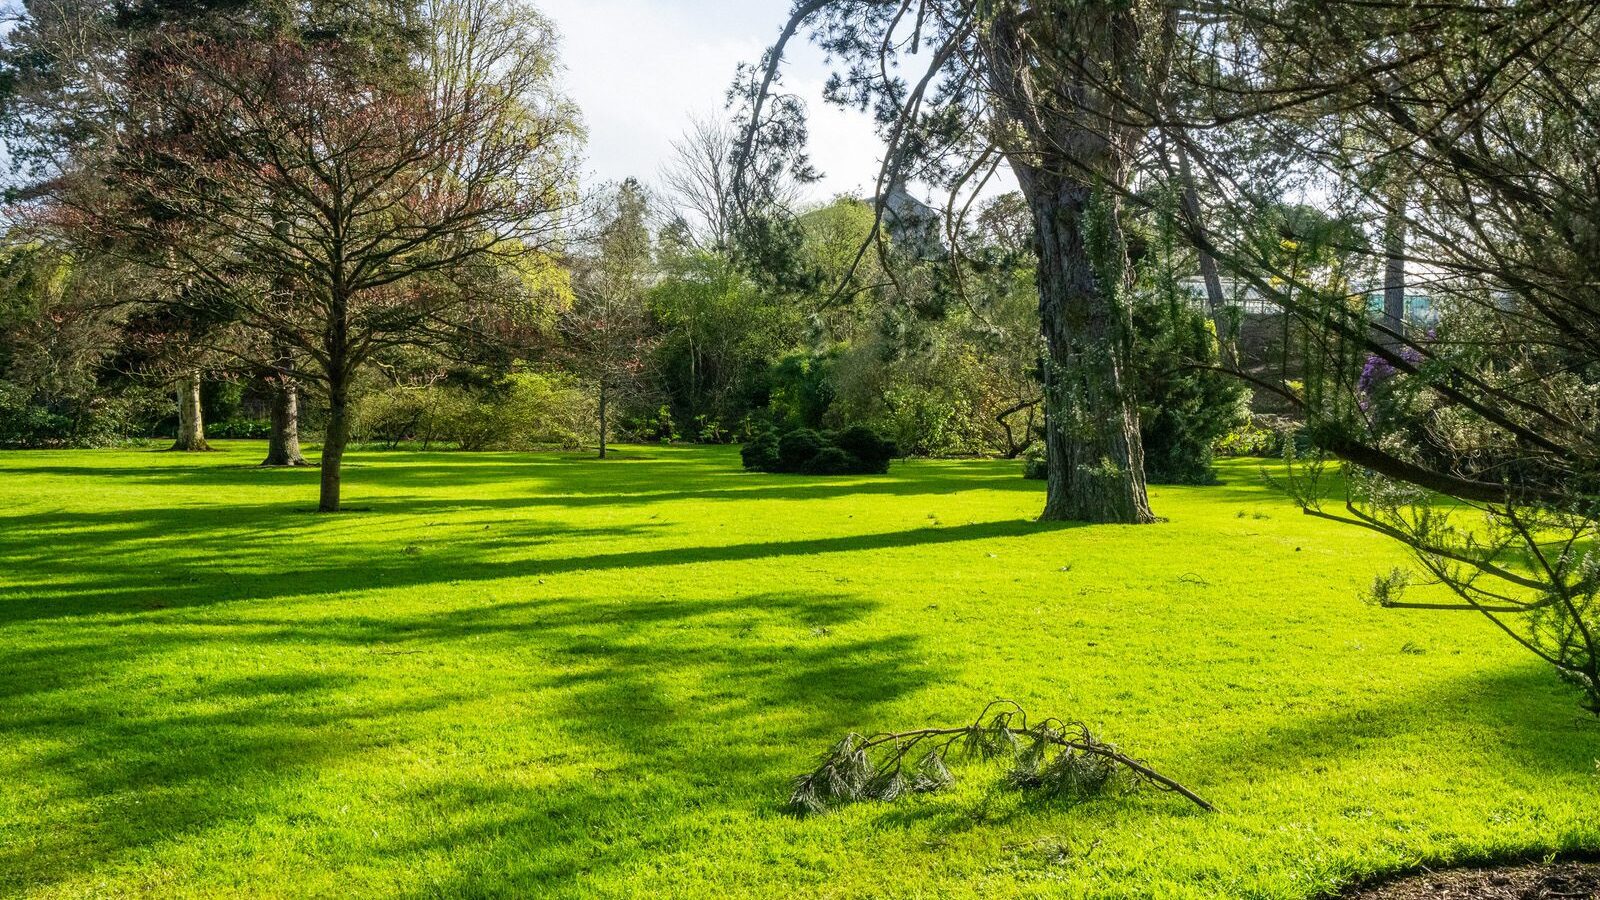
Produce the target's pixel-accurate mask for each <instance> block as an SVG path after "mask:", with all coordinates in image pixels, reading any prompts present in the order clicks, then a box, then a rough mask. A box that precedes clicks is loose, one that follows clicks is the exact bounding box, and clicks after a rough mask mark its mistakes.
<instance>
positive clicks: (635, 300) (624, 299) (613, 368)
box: [561, 178, 655, 459]
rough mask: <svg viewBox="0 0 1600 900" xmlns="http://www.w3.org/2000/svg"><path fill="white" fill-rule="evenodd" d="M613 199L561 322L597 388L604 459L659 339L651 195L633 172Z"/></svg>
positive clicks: (579, 265) (578, 270) (580, 369)
mask: <svg viewBox="0 0 1600 900" xmlns="http://www.w3.org/2000/svg"><path fill="white" fill-rule="evenodd" d="M606 202H607V205H608V207H609V208H608V209H607V211H605V212H602V213H601V214H599V216H598V218H599V219H600V221H601V228H600V232H599V234H598V235H597V236H596V238H595V240H594V241H593V247H592V249H591V252H590V253H589V254H588V255H586V256H581V257H579V258H577V259H575V260H574V269H575V272H574V279H573V305H572V309H571V310H570V311H569V312H568V313H567V315H566V316H565V317H564V320H563V322H562V324H561V333H562V337H563V339H564V341H565V345H566V350H567V356H568V360H569V362H570V365H571V367H572V368H573V369H574V370H576V371H577V373H578V374H579V375H580V376H581V377H583V378H584V379H585V380H586V381H588V382H589V383H590V384H591V385H592V386H593V388H594V391H595V399H596V401H597V409H598V412H599V423H598V425H599V435H600V458H601V459H605V458H606V452H607V445H608V442H609V439H610V432H611V421H612V415H613V413H614V411H615V409H616V408H617V406H618V404H619V402H626V401H629V400H633V399H636V398H637V397H638V396H639V395H640V392H641V390H642V389H643V387H644V386H645V384H646V375H647V369H648V367H649V362H650V359H649V357H650V351H651V349H652V348H653V347H654V345H655V334H654V330H653V328H652V322H651V316H650V312H649V309H648V308H647V307H646V305H645V292H646V291H647V290H648V289H649V287H650V284H651V281H652V279H653V277H654V255H653V249H652V242H651V237H650V229H649V224H648V223H649V200H648V197H647V196H646V194H645V191H644V188H643V187H641V186H640V184H639V183H638V182H637V181H635V180H633V179H631V178H630V179H628V180H626V181H624V182H623V183H622V184H621V185H619V186H617V188H616V190H615V191H613V192H611V193H610V196H609V197H608V198H607V201H606Z"/></svg>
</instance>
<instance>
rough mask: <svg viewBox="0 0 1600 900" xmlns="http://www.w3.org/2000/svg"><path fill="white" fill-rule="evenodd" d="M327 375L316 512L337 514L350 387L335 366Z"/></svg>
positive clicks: (346, 442) (348, 413) (348, 422)
mask: <svg viewBox="0 0 1600 900" xmlns="http://www.w3.org/2000/svg"><path fill="white" fill-rule="evenodd" d="M330 369H332V370H333V371H330V372H329V373H328V427H327V434H326V435H325V436H324V437H323V440H322V498H321V501H320V502H319V503H318V504H317V511H318V512H338V511H339V474H340V466H341V465H342V464H343V463H344V448H345V446H346V445H347V444H349V443H350V384H349V380H348V378H347V376H345V375H344V374H343V373H341V372H339V371H338V369H339V367H338V366H330Z"/></svg>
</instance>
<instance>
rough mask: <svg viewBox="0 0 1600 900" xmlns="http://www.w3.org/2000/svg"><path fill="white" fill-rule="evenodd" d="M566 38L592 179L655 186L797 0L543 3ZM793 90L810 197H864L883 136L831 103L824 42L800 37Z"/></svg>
mask: <svg viewBox="0 0 1600 900" xmlns="http://www.w3.org/2000/svg"><path fill="white" fill-rule="evenodd" d="M536 5H537V6H538V8H539V9H541V10H542V11H543V12H544V13H545V14H546V15H548V16H549V17H550V18H551V19H553V20H554V21H555V23H556V25H557V26H558V27H559V29H560V31H561V35H562V41H561V57H562V62H563V63H564V65H565V67H566V73H565V76H564V79H563V80H564V82H565V85H566V90H567V93H568V95H569V96H570V97H571V98H572V99H573V100H574V101H576V102H577V104H578V106H579V108H580V109H581V110H582V111H583V118H584V123H585V125H586V126H587V128H588V133H589V139H588V148H587V162H586V166H585V171H586V175H587V176H588V178H589V180H590V181H591V183H598V182H604V181H616V180H620V179H623V178H626V177H629V176H632V177H635V178H638V179H639V180H641V181H643V182H646V183H657V182H658V181H659V178H658V175H659V172H660V170H661V167H662V164H663V163H664V162H666V161H667V159H668V158H669V157H670V155H671V143H672V141H673V140H675V139H676V138H678V137H679V136H680V135H681V134H682V133H683V131H684V128H685V126H686V125H687V123H688V120H689V118H690V117H691V116H694V115H701V116H720V115H722V114H723V113H724V110H723V99H724V94H725V93H726V91H727V89H728V85H729V84H730V83H732V81H733V73H734V69H735V68H736V67H737V66H738V64H739V63H741V62H754V61H757V60H759V59H760V57H761V53H762V51H763V50H765V49H766V48H767V47H768V46H769V45H770V44H771V43H772V42H773V40H774V39H775V38H776V37H777V35H778V31H779V30H780V29H781V28H782V26H783V23H784V21H785V19H786V17H787V13H788V9H789V6H790V0H537V2H536ZM793 46H794V48H795V49H794V52H792V53H790V54H789V68H788V69H787V70H786V75H785V85H786V88H787V90H789V91H790V92H792V93H796V94H799V95H800V96H801V97H803V98H804V99H805V100H806V102H807V105H808V109H809V113H810V115H809V121H810V129H811V145H810V151H811V156H812V160H813V162H814V163H815V164H816V166H817V168H818V169H820V170H821V171H822V172H823V175H824V178H823V180H822V181H821V182H820V183H818V184H816V185H813V186H811V187H810V188H809V189H808V192H809V194H810V195H811V199H815V200H825V199H827V198H829V197H831V196H833V195H835V194H839V193H852V194H858V195H867V194H870V193H871V192H872V187H873V184H874V182H875V181H876V179H877V174H878V163H879V160H880V159H881V158H882V155H883V143H882V141H881V140H879V139H878V137H877V135H876V134H874V132H873V129H872V122H871V120H870V118H869V117H868V116H867V115H866V114H864V113H857V112H854V111H850V110H841V109H838V108H837V107H834V106H831V105H829V104H826V103H824V102H823V100H822V85H823V83H824V81H825V80H826V78H827V75H828V71H829V70H828V68H827V66H826V64H825V61H824V59H823V57H822V54H821V52H820V51H818V50H817V49H816V48H815V47H812V46H811V45H810V44H804V45H800V44H795V45H793Z"/></svg>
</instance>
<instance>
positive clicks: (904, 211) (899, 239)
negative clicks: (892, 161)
mask: <svg viewBox="0 0 1600 900" xmlns="http://www.w3.org/2000/svg"><path fill="white" fill-rule="evenodd" d="M883 225H884V230H885V231H887V232H888V234H889V241H890V242H891V243H892V244H893V245H894V246H896V247H898V248H900V249H901V250H903V251H905V252H906V253H908V254H909V255H911V256H912V257H914V258H916V259H923V260H934V259H944V258H945V257H946V256H947V255H948V254H947V252H946V250H945V246H944V239H943V237H942V236H941V235H940V231H941V228H940V221H939V213H938V211H937V210H935V209H934V208H933V207H931V206H929V205H928V204H926V203H923V202H922V201H921V200H918V199H917V198H916V197H913V196H912V195H911V192H910V191H908V190H906V186H905V182H903V181H896V182H895V183H894V184H892V185H890V187H889V190H888V192H887V193H885V194H884V195H883Z"/></svg>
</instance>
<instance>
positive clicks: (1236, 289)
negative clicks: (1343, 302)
mask: <svg viewBox="0 0 1600 900" xmlns="http://www.w3.org/2000/svg"><path fill="white" fill-rule="evenodd" d="M1220 280H1221V282H1222V296H1223V302H1225V303H1226V304H1228V305H1229V306H1236V307H1239V308H1241V309H1242V310H1243V312H1244V314H1245V315H1247V316H1275V315H1278V314H1280V313H1282V312H1283V308H1282V307H1281V306H1279V305H1278V303H1277V301H1275V300H1273V299H1271V298H1270V297H1268V296H1266V295H1264V294H1262V292H1261V291H1260V290H1259V289H1257V288H1256V287H1255V285H1253V284H1251V283H1249V282H1248V281H1245V280H1244V279H1241V278H1222V279H1220ZM1178 283H1179V284H1180V285H1181V286H1182V287H1183V289H1184V291H1185V292H1186V293H1187V294H1189V296H1190V297H1192V298H1193V299H1194V301H1195V302H1196V303H1198V304H1199V305H1201V306H1202V307H1203V306H1204V305H1205V304H1206V303H1207V302H1208V298H1207V296H1206V283H1205V279H1203V278H1201V277H1200V276H1198V275H1195V276H1191V277H1189V278H1184V279H1180V280H1179V282H1178ZM1353 296H1364V297H1366V301H1367V308H1368V309H1369V310H1370V311H1371V312H1372V315H1373V317H1374V318H1377V317H1381V316H1382V315H1383V286H1382V285H1378V286H1376V287H1373V286H1371V285H1366V286H1363V287H1362V288H1361V289H1359V290H1358V291H1357V292H1356V293H1355V294H1354V295H1353ZM1405 320H1406V322H1407V323H1408V324H1411V325H1423V326H1428V325H1434V324H1437V323H1438V321H1439V310H1438V308H1437V307H1435V306H1434V304H1433V300H1432V298H1431V297H1430V296H1429V295H1428V294H1427V293H1426V292H1425V291H1408V292H1407V293H1406V311H1405Z"/></svg>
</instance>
